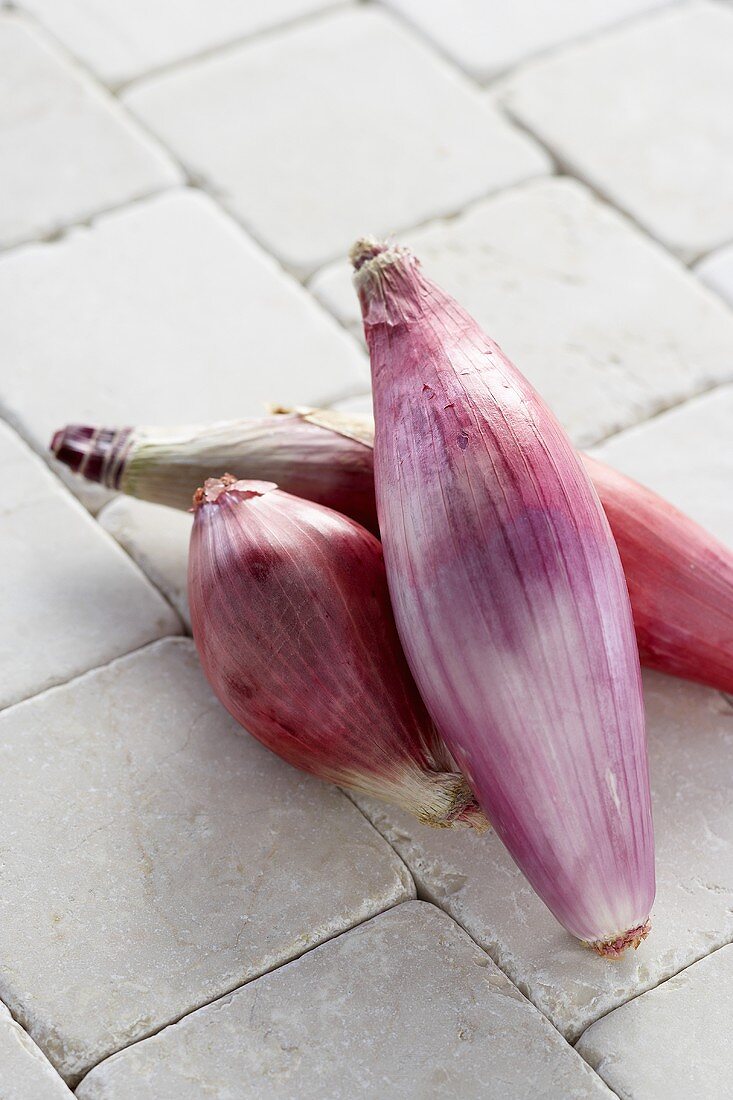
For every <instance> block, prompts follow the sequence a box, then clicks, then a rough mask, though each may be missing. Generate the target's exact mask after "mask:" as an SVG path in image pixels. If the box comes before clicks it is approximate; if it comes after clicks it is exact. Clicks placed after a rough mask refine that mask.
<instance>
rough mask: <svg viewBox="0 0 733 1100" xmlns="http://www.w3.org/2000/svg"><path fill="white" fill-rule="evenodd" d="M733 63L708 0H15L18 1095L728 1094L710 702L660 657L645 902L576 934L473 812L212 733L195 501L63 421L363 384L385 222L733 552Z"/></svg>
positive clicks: (299, 396)
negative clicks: (111, 470)
mask: <svg viewBox="0 0 733 1100" xmlns="http://www.w3.org/2000/svg"><path fill="white" fill-rule="evenodd" d="M11 9H12V10H11ZM731 56H733V0H613V2H612V3H610V4H609V3H603V2H602V0H554V2H553V3H550V0H537V2H534V3H531V4H530V3H529V0H511V2H510V0H491V3H489V4H486V3H481V2H480V0H453V3H451V4H441V3H440V2H439V0H420V2H419V3H418V0H361V2H357V0H269V2H268V3H266V4H265V3H262V2H260V3H241V2H238V0H176V2H174V0H125V2H124V3H119V2H118V0H17V2H16V3H12V2H11V0H5V2H3V0H0V101H1V102H2V106H0V348H1V349H2V356H1V360H0V361H1V362H2V368H0V417H2V419H3V420H4V421H7V422H8V424H7V425H5V424H2V423H0V461H1V462H2V469H3V472H4V474H5V499H4V504H3V507H2V509H0V571H1V572H2V576H3V579H4V582H5V584H4V588H3V593H4V595H5V601H4V605H3V606H4V611H5V619H4V622H3V625H4V627H5V630H4V634H3V636H4V638H5V641H4V643H2V644H0V708H2V707H3V706H5V707H6V709H4V710H2V713H0V777H2V778H1V779H0V1100H53V1098H55V1097H58V1100H61V1098H62V1097H63V1096H67V1097H70V1096H71V1095H72V1094H71V1093H70V1092H69V1090H68V1086H69V1085H71V1087H76V1086H77V1084H78V1083H79V1081H80V1080H81V1079H82V1078H84V1080H83V1083H82V1084H81V1085H80V1087H79V1092H78V1095H79V1100H132V1097H134V1098H135V1100H148V1098H151V1100H152V1098H153V1097H155V1100H166V1098H167V1097H171V1098H172V1097H175V1100H187V1098H188V1097H190V1098H191V1100H193V1098H194V1097H195V1098H196V1100H205V1098H209V1100H235V1098H236V1100H246V1098H248V1097H252V1098H254V1097H257V1098H258V1100H259V1097H260V1096H263V1095H267V1096H273V1097H274V1098H275V1100H277V1098H278V1097H280V1098H282V1100H286V1098H287V1100H295V1098H296V1097H297V1100H301V1097H302V1098H303V1100H308V1098H309V1097H314V1098H315V1097H318V1100H321V1098H322V1097H323V1098H324V1100H331V1098H333V1100H341V1098H344V1100H346V1097H348V1098H349V1100H351V1097H352V1096H353V1097H358V1096H364V1097H369V1098H372V1097H379V1098H380V1100H381V1098H382V1097H384V1098H385V1100H392V1098H394V1100H397V1098H398V1097H399V1100H402V1098H403V1097H408V1098H409V1097H415V1098H417V1097H420V1100H422V1098H423V1097H425V1098H426V1100H429V1098H432V1097H435V1098H442V1097H446V1098H447V1097H451V1098H452V1097H455V1096H460V1097H461V1100H462V1098H463V1097H464V1096H465V1097H468V1098H469V1100H470V1098H471V1097H473V1096H475V1097H479V1096H480V1097H484V1096H488V1097H491V1096H496V1097H497V1098H498V1097H501V1100H504V1098H508V1100H512V1098H513V1097H517V1098H518V1100H519V1098H521V1100H525V1098H529V1097H542V1098H543V1100H544V1098H545V1097H547V1098H548V1100H566V1098H572V1097H581V1096H582V1097H586V1096H588V1097H590V1096H593V1097H595V1096H599V1097H600V1096H603V1095H606V1096H611V1095H617V1096H618V1097H619V1098H621V1100H675V1098H676V1097H678V1096H680V1097H681V1096H684V1097H685V1098H687V1097H691V1096H695V1097H697V1096H701V1097H705V1098H707V1097H708V1096H710V1097H711V1098H713V1097H714V1098H715V1100H718V1097H719V1096H720V1097H722V1096H726V1095H728V1091H729V1085H730V1079H731V1075H732V1073H733V1064H731V1059H730V1055H729V1047H730V1045H731V1044H730V1042H729V1039H730V1027H729V1024H728V1020H729V1019H730V1015H731V1008H733V1005H731V1004H730V1000H731V997H730V994H729V990H728V987H729V986H730V984H731V977H732V976H733V975H732V974H731V968H732V967H733V962H732V961H731V959H733V954H731V953H733V810H732V809H731V798H730V791H731V789H732V788H733V699H728V698H726V697H724V696H723V695H720V694H717V693H715V692H712V691H709V690H706V689H703V688H699V687H696V686H694V685H691V684H685V683H682V682H674V681H671V680H668V679H665V678H664V677H662V676H660V675H658V674H657V675H654V674H650V675H647V676H645V683H646V697H647V706H648V712H649V726H650V742H651V756H652V778H653V786H654V801H655V817H656V829H657V850H658V878H659V890H658V899H657V902H656V905H655V908H654V911H653V914H652V919H653V925H654V927H653V930H652V934H651V936H650V937H649V939H648V940H647V941H646V942H645V943H644V944H643V945H642V946H641V947H640V949H639V950H638V952H636V953H635V954H630V955H628V954H627V956H626V957H625V958H624V959H623V960H622V961H620V962H617V963H611V962H606V961H603V960H600V959H598V958H597V957H596V956H594V955H592V954H590V952H588V951H587V950H586V949H584V948H582V947H581V946H579V945H578V944H577V943H575V942H574V941H572V940H571V939H570V938H569V937H568V936H567V934H566V933H565V932H564V931H563V930H562V929H561V928H560V927H559V926H558V925H557V924H556V923H555V922H554V920H553V918H552V917H551V916H550V915H549V913H548V912H547V911H545V910H544V908H543V906H542V904H541V903H540V902H539V900H538V899H537V898H536V897H535V896H534V895H533V894H532V892H531V890H530V889H529V887H528V886H527V885H526V884H525V883H524V881H523V879H522V878H521V876H520V874H519V872H518V871H517V870H516V868H515V867H514V866H513V864H512V863H511V862H510V861H509V859H508V857H507V856H506V854H505V853H504V851H503V849H502V848H501V846H500V845H499V843H498V841H497V840H496V838H495V837H494V836H493V835H491V834H490V835H489V836H486V837H482V838H479V837H474V836H472V835H466V834H457V833H452V832H447V831H444V832H438V831H434V830H428V829H427V828H425V827H421V826H419V825H417V824H415V823H413V822H412V821H411V820H409V819H408V818H407V817H406V816H404V815H400V813H399V812H398V811H396V810H394V809H391V808H388V807H385V806H379V805H377V804H376V803H375V802H370V801H368V800H365V799H359V805H360V806H361V809H359V808H357V806H355V805H354V804H353V801H351V800H350V799H349V798H348V797H346V796H345V795H344V794H343V793H341V792H339V791H338V790H336V789H335V788H332V787H327V786H325V785H322V784H320V783H318V782H316V781H315V780H312V779H309V778H308V777H305V776H303V775H301V774H300V773H297V772H295V771H294V770H292V769H291V768H289V767H288V766H287V765H285V764H284V763H282V762H281V761H279V760H278V759H277V758H276V757H274V756H272V755H271V754H269V753H267V752H266V751H265V750H264V749H263V748H262V747H261V746H259V745H258V744H257V743H256V742H255V741H254V740H253V739H252V738H250V737H249V736H248V735H247V734H246V733H244V731H242V730H240V729H239V728H238V727H237V726H235V724H234V723H233V722H232V721H231V720H230V718H229V717H228V716H227V715H226V713H225V712H224V711H223V709H222V708H221V707H220V706H219V704H218V703H217V702H216V701H215V700H214V698H213V696H212V695H211V693H210V692H209V690H208V688H207V687H206V685H205V683H204V681H203V677H202V674H201V672H200V669H199V665H198V661H197V658H196V655H195V649H194V647H193V644H192V642H191V641H190V639H187V638H181V637H175V636H174V635H177V634H179V633H180V632H182V631H183V630H184V628H185V627H187V626H188V609H187V601H186V566H187V562H186V558H187V545H188V538H189V531H190V525H191V517H190V516H189V515H187V514H185V513H183V512H173V511H168V510H166V509H162V508H160V507H157V506H154V505H150V504H147V503H144V502H141V501H136V500H132V499H129V498H124V497H113V495H112V494H111V493H110V492H109V491H108V490H106V489H103V488H101V487H99V486H94V485H91V484H90V483H83V482H82V481H81V480H80V479H78V478H76V477H75V476H73V475H71V474H69V472H68V471H67V470H65V469H63V468H62V467H60V466H59V465H58V464H57V463H56V462H55V461H54V460H52V459H51V458H50V456H49V455H48V454H47V451H46V448H47V446H48V442H49V439H50V436H51V433H52V431H53V430H55V429H56V428H58V427H60V426H61V425H62V424H64V423H67V422H77V423H79V422H82V423H84V422H86V423H89V424H94V425H109V426H118V427H119V426H124V425H125V424H128V425H135V424H148V425H150V424H155V423H158V424H160V425H174V424H178V425H180V424H185V423H201V422H205V421H211V420H217V419H231V417H232V416H248V415H253V416H256V415H260V414H262V412H263V411H264V407H265V405H266V404H268V403H274V404H282V405H288V406H292V405H297V404H303V405H324V406H330V407H335V408H339V409H343V410H351V411H357V412H369V411H371V398H370V393H369V381H370V380H369V368H368V361H367V357H366V354H365V351H364V347H363V338H362V334H361V323H360V318H359V316H358V307H357V303H356V298H355V295H354V292H353V289H352V287H351V279H350V272H349V270H348V265H347V263H346V254H347V252H348V249H349V247H350V245H351V244H352V242H353V240H354V238H355V237H357V236H360V235H363V234H365V233H371V234H374V235H376V236H387V235H392V236H394V237H396V238H397V239H398V240H405V241H406V242H407V243H409V244H412V245H413V246H414V247H415V249H416V251H417V252H418V254H419V256H420V257H421V258H422V260H423V262H424V265H425V267H426V270H427V271H428V273H429V274H430V275H432V276H433V277H434V278H435V279H436V280H437V281H438V282H440V283H442V284H443V285H445V286H446V288H447V289H448V290H450V291H451V292H452V293H454V294H455V295H456V296H457V298H458V299H459V300H461V301H462V302H463V303H464V304H465V305H466V307H467V308H468V309H469V311H470V312H471V313H473V314H474V315H475V316H476V317H477V318H478V319H479V321H480V322H481V323H482V324H483V326H484V327H485V328H486V329H487V330H488V331H489V332H491V333H492V335H494V336H495V337H496V338H497V339H498V340H499V342H500V343H501V344H502V346H503V347H504V348H505V350H506V351H507V353H508V354H509V355H510V356H511V357H512V358H513V359H514V360H515V361H516V362H517V364H518V366H519V367H520V368H521V369H522V370H524V371H525V372H526V373H527V375H528V376H529V377H530V379H531V380H532V381H533V382H534V383H535V384H536V385H537V387H538V389H539V390H540V392H541V393H542V394H543V395H544V396H545V397H546V399H547V400H548V401H549V402H550V404H552V405H553V406H554V408H555V409H556V411H557V412H558V413H559V415H560V417H561V419H562V420H563V422H564V423H565V425H566V426H567V428H568V429H569V431H570V433H571V435H572V438H573V439H574V441H575V442H576V444H577V445H579V446H583V447H594V449H595V451H596V453H597V454H599V455H600V456H601V457H602V458H604V459H605V460H606V461H608V462H610V463H611V464H612V465H615V466H617V467H618V468H619V469H621V470H624V471H625V472H626V473H628V474H630V475H631V476H633V477H636V478H637V479H638V480H640V481H642V482H644V483H646V484H648V485H650V486H651V487H652V488H654V489H656V490H657V491H658V492H660V493H662V494H663V495H664V496H666V497H668V498H669V499H670V500H672V501H673V502H674V503H676V504H677V505H678V506H679V507H681V508H682V509H683V510H685V511H687V512H689V513H690V514H691V515H692V516H693V517H694V518H696V519H697V520H698V521H700V522H701V523H702V524H703V525H705V526H707V527H708V528H709V529H710V530H711V531H713V532H714V533H715V534H717V535H718V537H720V538H721V539H723V540H724V541H727V542H728V544H729V545H731V546H733V496H732V494H731V491H730V487H731V484H733V449H732V448H731V438H733V437H732V435H731V430H730V424H731V422H733V310H732V309H731V306H733V244H732V243H731V242H733V205H732V204H731V202H730V195H731V193H733V112H731V110H730V103H731V101H732V100H733V66H732V65H731V63H730V58H731ZM489 81H490V82H491V83H490V86H489V87H482V83H485V82H489ZM558 172H562V173H564V174H565V175H564V176H563V175H560V176H558V175H557V173H558ZM686 264H689V265H690V266H693V265H694V267H693V270H689V269H688V267H687V266H685V265H686ZM302 284H305V285H302ZM16 432H17V433H18V434H16ZM21 437H22V438H21ZM27 445H30V448H32V449H33V450H35V451H36V452H37V454H35V455H34V454H33V450H31V449H29V447H28V446H27ZM39 455H40V456H42V457H43V458H44V459H45V463H44V462H42V461H41V460H40V458H39V457H38V456H39ZM220 472H221V471H212V473H220ZM59 478H60V479H62V480H63V481H64V482H65V483H66V486H67V487H68V488H71V489H72V491H73V493H74V494H75V496H76V499H74V498H73V497H72V496H71V495H70V494H69V493H68V491H67V488H66V487H65V486H64V485H63V484H61V483H60V482H59ZM82 505H83V506H84V507H82ZM90 513H91V515H90ZM94 516H96V519H95V518H93V517H94ZM115 543H117V545H115ZM179 616H180V618H179ZM110 661H111V662H112V663H111V664H110V663H109V662H110ZM75 677H76V678H75ZM54 685H55V686H54ZM354 801H355V800H354ZM362 811H363V812H362ZM365 814H366V815H367V816H366V817H365V816H364V815H365ZM370 820H371V821H372V822H374V824H375V825H376V826H377V829H375V828H373V826H372V824H370ZM380 834H381V835H380ZM388 842H389V843H388ZM401 857H403V858H404V860H405V861H406V862H402V858H401ZM408 864H409V868H410V869H411V870H410V869H408V866H407V865H408ZM411 872H412V874H413V875H414V876H415V879H416V880H417V883H418V889H419V892H420V895H421V898H423V899H424V901H422V902H420V903H414V902H412V901H411V900H410V899H412V898H413V897H414V896H415V891H416V888H415V883H414V881H413V878H412V877H411ZM429 902H432V903H433V904H432V905H430V904H426V903H429ZM451 918H452V920H451ZM454 922H457V924H456V923H454ZM457 925H462V926H463V928H464V929H465V931H466V932H467V933H468V934H469V935H470V936H472V937H473V938H474V940H475V943H472V942H471V941H470V940H469V939H468V938H467V935H466V934H465V932H464V931H461V930H460V929H459V928H458V927H457ZM319 945H320V946H319ZM482 949H483V950H482ZM491 960H493V961H491ZM700 960H701V961H700ZM495 964H498V966H499V967H500V968H501V969H502V971H503V973H500V972H499V970H498V969H497V965H495ZM675 975H678V976H677V977H675ZM522 994H524V995H526V997H528V998H529V1001H527V1000H524V999H523V996H522ZM3 1002H5V1004H7V1006H8V1008H9V1010H10V1012H11V1013H12V1016H11V1015H9V1013H8V1012H7V1011H6V1009H5V1008H4V1007H3ZM530 1002H534V1004H532V1003H530ZM537 1009H539V1010H540V1011H539V1012H538V1011H537ZM543 1014H544V1015H543ZM553 1025H554V1026H553ZM580 1036H582V1038H580V1042H579V1046H578V1050H579V1051H580V1052H581V1053H582V1055H583V1056H584V1058H585V1059H587V1061H584V1060H583V1058H581V1056H580V1054H579V1053H578V1052H577V1051H575V1050H573V1049H572V1046H571V1045H570V1043H572V1042H575V1041H576V1040H577V1039H578V1038H579V1037H580ZM588 1062H590V1064H591V1065H588ZM591 1066H592V1067H595V1068H591ZM596 1070H597V1072H596ZM90 1071H91V1072H90ZM606 1082H607V1083H606ZM611 1090H613V1091H611Z"/></svg>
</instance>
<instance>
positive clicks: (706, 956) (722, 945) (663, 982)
mask: <svg viewBox="0 0 733 1100" xmlns="http://www.w3.org/2000/svg"><path fill="white" fill-rule="evenodd" d="M731 943H733V940H728V941H727V942H726V943H719V944H718V946H717V947H713V948H712V950H711V951H707V952H705V954H703V955H700V956H699V957H698V958H696V959H691V960H690V961H689V962H687V963H685V965H684V966H681V967H680V969H679V970H675V972H674V974H668V975H667V976H666V978H662V979H660V981H658V982H657V984H656V985H652V986H650V987H649V989H645V990H643V991H642V992H641V993H635V994H633V995H632V996H630V997H629V998H628V1000H626V1001H624V1002H623V1003H622V1004H620V1005H616V1007H615V1008H609V1010H608V1012H602V1013H601V1015H600V1016H598V1017H597V1018H596V1019H595V1020H593V1021H592V1022H591V1023H589V1024H588V1025H587V1026H586V1027H585V1028H584V1029H583V1031H582V1032H581V1033H580V1035H579V1036H578V1038H577V1039H576V1040H575V1042H574V1043H572V1044H571V1045H572V1046H573V1047H574V1048H575V1047H577V1045H578V1043H579V1042H580V1040H581V1039H582V1038H583V1036H584V1035H585V1033H586V1031H588V1029H589V1028H591V1027H593V1025H594V1024H597V1023H598V1021H599V1020H605V1019H606V1017H607V1016H612V1015H613V1013H614V1012H617V1011H618V1010H619V1009H620V1008H625V1007H626V1005H630V1004H633V1002H634V1001H638V1000H639V999H640V998H641V997H645V996H646V994H647V993H654V992H655V991H656V990H657V989H661V987H662V986H663V985H666V984H667V982H671V981H672V979H673V978H678V977H679V976H680V974H684V973H685V971H687V970H690V969H691V968H692V967H693V966H697V964H698V963H701V962H703V961H704V960H705V959H709V958H711V957H712V956H713V955H717V954H718V952H719V951H723V950H725V948H726V947H730V946H731ZM578 1054H580V1051H578ZM580 1057H581V1058H583V1055H582V1054H580ZM583 1061H585V1058H583ZM588 1065H590V1062H588ZM591 1069H593V1066H591ZM596 1072H597V1071H596ZM599 1076H600V1075H599Z"/></svg>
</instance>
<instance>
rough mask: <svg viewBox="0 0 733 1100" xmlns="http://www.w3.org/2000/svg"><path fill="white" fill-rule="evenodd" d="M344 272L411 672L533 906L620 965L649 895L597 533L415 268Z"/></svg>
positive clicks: (495, 355) (596, 507) (364, 256)
mask: <svg viewBox="0 0 733 1100" xmlns="http://www.w3.org/2000/svg"><path fill="white" fill-rule="evenodd" d="M352 260H353V262H354V266H355V267H356V269H357V270H356V275H355V283H356V287H357V291H358V294H359V299H360V304H361V309H362V316H363V320H364V329H365V333H366V338H367V343H368V346H369V351H370V358H371V367H372V385H373V393H374V412H375V422H376V434H375V456H374V457H375V485H376V498H377V510H378V517H379V527H380V531H381V534H382V542H383V546H384V554H385V562H386V566H387V576H388V580H389V587H390V592H391V595H392V605H393V608H394V612H395V618H396V621H397V626H398V630H399V633H400V637H401V639H402V643H403V646H404V649H405V652H406V654H407V658H408V661H409V664H410V667H411V669H412V672H413V675H414V677H415V680H416V682H417V684H418V687H419V689H420V691H421V694H422V697H423V699H424V701H425V703H426V704H427V707H428V709H429V711H430V713H431V714H432V716H433V718H434V720H435V722H436V725H437V727H438V729H439V731H440V733H441V734H442V736H443V738H444V740H445V741H446V743H447V745H448V747H449V749H450V751H451V753H452V754H453V756H454V757H455V759H456V760H457V762H458V764H459V766H460V767H461V769H462V771H463V772H464V774H465V775H466V776H467V777H468V779H469V780H470V782H471V785H472V787H473V789H474V791H475V793H476V795H477V797H478V799H479V801H480V803H481V805H482V807H483V809H484V810H485V811H486V814H487V816H488V817H489V819H490V820H491V822H492V825H493V826H494V828H495V829H496V831H497V833H498V835H499V837H500V838H501V840H502V841H503V843H504V844H505V845H506V847H507V849H508V850H509V852H510V854H511V855H512V857H513V859H514V860H515V862H516V863H517V864H518V866H519V867H520V868H521V870H522V871H523V872H524V874H525V875H526V877H527V878H528V880H529V882H530V883H531V885H532V886H533V887H534V889H535V890H536V892H537V893H538V894H539V896H540V897H541V898H542V900H543V901H544V902H545V904H546V905H547V906H548V907H549V909H550V910H551V911H552V912H553V913H554V915H555V916H556V918H557V919H558V920H559V921H560V923H561V924H562V925H564V927H565V928H566V929H567V930H568V931H569V932H570V933H571V934H572V935H574V936H576V937H577V938H578V939H580V940H583V941H586V942H588V943H590V944H592V945H593V946H594V947H595V948H596V950H598V951H600V952H601V953H608V954H618V953H619V950H620V945H624V944H626V943H630V944H634V945H636V943H638V942H639V939H640V938H641V937H642V936H643V935H644V934H646V931H647V920H648V916H649V912H650V909H651V905H652V901H653V898H654V891H655V881H654V844H653V828H652V815H651V803H650V792H649V778H648V765H647V752H646V740H645V733H644V710H643V700H642V692H641V679H640V670H639V658H638V651H637V647H636V642H635V638H634V631H633V624H632V617H631V608H630V604H629V597H628V592H627V589H626V584H625V581H624V577H623V572H622V569H621V563H620V560H619V556H618V551H617V549H616V546H615V543H614V541H613V538H612V536H611V532H610V528H609V526H608V522H607V520H606V518H605V516H604V513H603V510H602V508H601V506H600V503H599V500H598V497H597V496H596V494H595V492H594V491H593V488H592V485H591V483H590V480H589V478H588V476H587V474H586V473H585V471H584V469H583V466H582V464H581V462H580V459H579V458H578V456H577V454H576V452H575V451H574V449H573V447H572V445H571V443H570V441H569V440H568V438H567V436H566V435H565V433H564V431H563V430H562V428H561V427H560V425H559V424H558V422H557V420H556V419H555V417H554V416H553V415H552V413H551V412H550V411H549V409H548V408H547V406H546V405H545V404H544V402H543V401H542V400H541V399H540V397H539V396H538V394H537V393H536V392H535V391H534V390H533V388H532V387H531V386H530V385H529V383H528V382H527V381H526V379H525V378H524V377H523V376H522V375H521V374H520V373H519V371H517V370H516V368H515V367H513V366H512V364H511V363H510V362H509V361H508V360H507V358H506V357H505V356H504V355H503V353H502V352H501V351H500V349H499V348H498V346H497V345H496V344H495V343H494V342H493V341H492V340H491V339H490V338H489V337H487V336H486V335H485V334H484V333H483V332H482V331H481V329H480V328H479V326H478V325H477V324H476V322H475V321H474V320H473V319H472V318H471V317H470V316H469V315H468V314H467V313H466V312H465V311H464V310H463V309H462V308H461V307H460V306H459V305H458V304H457V303H456V302H455V301H454V300H453V299H452V298H451V297H450V296H449V295H447V294H445V293H444V292H443V291H441V290H440V289H439V288H438V287H437V286H436V285H435V284H434V283H432V282H430V281H429V280H428V279H426V278H425V277H424V276H423V274H422V272H421V271H420V268H419V264H418V262H417V260H416V259H415V257H414V256H412V254H411V253H410V252H409V251H408V250H407V249H401V248H390V247H388V246H386V245H382V244H378V243H377V242H373V241H362V242H359V243H358V244H357V246H356V247H355V250H354V252H353V253H352ZM640 930H641V931H640Z"/></svg>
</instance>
